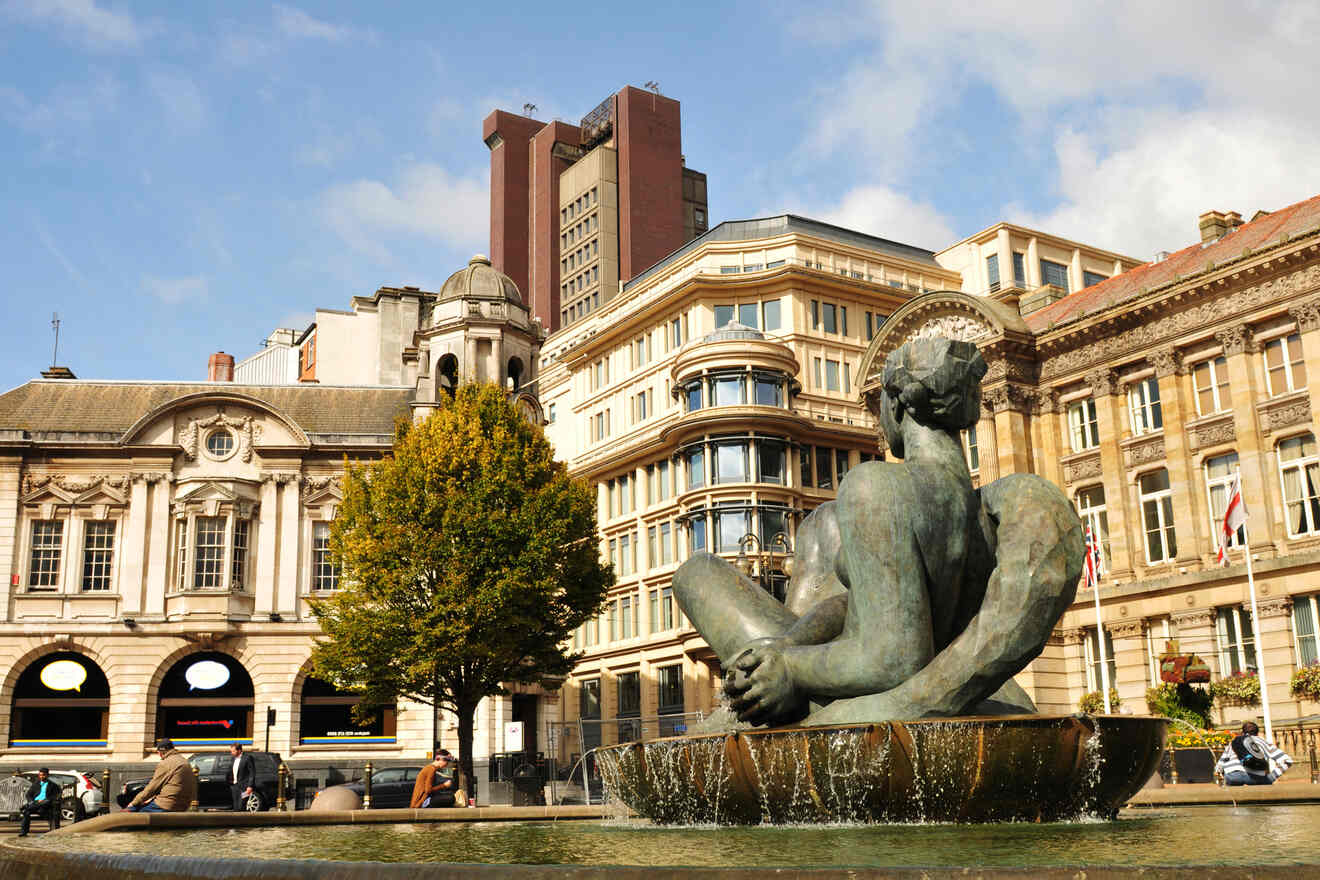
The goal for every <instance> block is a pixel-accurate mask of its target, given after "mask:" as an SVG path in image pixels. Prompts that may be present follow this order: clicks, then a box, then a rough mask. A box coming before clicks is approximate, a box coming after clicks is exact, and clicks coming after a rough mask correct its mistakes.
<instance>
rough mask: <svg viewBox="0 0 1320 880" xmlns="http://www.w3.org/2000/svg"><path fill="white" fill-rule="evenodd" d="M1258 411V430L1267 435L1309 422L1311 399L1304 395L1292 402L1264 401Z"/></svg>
mask: <svg viewBox="0 0 1320 880" xmlns="http://www.w3.org/2000/svg"><path fill="white" fill-rule="evenodd" d="M1259 410H1260V428H1261V430H1262V431H1264V432H1265V433H1267V434H1268V433H1270V432H1271V431H1278V430H1280V429H1281V428H1287V427H1289V426H1290V425H1300V424H1305V423H1306V422H1309V421H1311V399H1310V397H1309V396H1305V395H1304V396H1301V397H1298V398H1296V399H1293V400H1284V401H1280V402H1275V401H1266V402H1265V403H1263V404H1260V405H1259Z"/></svg>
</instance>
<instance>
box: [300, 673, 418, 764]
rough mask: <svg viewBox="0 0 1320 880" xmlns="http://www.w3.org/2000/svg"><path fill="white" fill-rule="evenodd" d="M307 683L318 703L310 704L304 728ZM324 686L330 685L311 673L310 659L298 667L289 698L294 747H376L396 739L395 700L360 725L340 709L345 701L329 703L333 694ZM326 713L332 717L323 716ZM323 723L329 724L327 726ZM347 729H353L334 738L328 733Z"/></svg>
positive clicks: (306, 710)
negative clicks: (378, 713)
mask: <svg viewBox="0 0 1320 880" xmlns="http://www.w3.org/2000/svg"><path fill="white" fill-rule="evenodd" d="M309 684H311V685H316V686H317V690H318V693H317V694H315V695H314V696H313V697H312V699H314V700H316V701H318V702H320V703H321V705H320V706H312V707H310V709H311V712H310V714H309V717H308V719H307V720H308V722H309V723H308V725H307V726H306V727H307V729H306V730H305V729H304V715H305V714H308V712H309V706H308V704H307V699H308V694H307V692H306V691H307V688H308V686H309ZM327 687H330V688H332V687H333V685H330V683H329V682H324V681H322V680H321V679H318V678H316V677H315V676H314V675H312V662H311V659H310V658H308V659H307V660H306V661H304V662H303V664H302V665H301V666H300V667H298V672H297V673H296V674H295V675H294V677H293V688H292V691H291V693H290V699H289V706H290V713H289V715H290V717H289V742H290V744H291V745H292V746H293V747H294V748H297V747H298V746H300V745H307V744H311V745H329V744H333V745H340V746H350V747H351V746H352V745H353V744H355V743H360V744H362V745H373V746H379V745H391V744H394V743H395V742H396V741H397V731H398V717H397V716H398V703H397V702H396V703H395V705H394V706H392V707H388V708H386V709H385V710H384V711H383V712H382V713H381V715H380V716H379V718H378V719H377V720H376V721H374V722H372V723H370V724H367V725H362V724H358V723H357V722H355V721H352V720H351V719H349V718H348V717H347V715H346V713H344V712H343V708H344V707H345V706H347V705H349V704H348V703H347V702H346V701H342V698H340V699H341V701H340V702H338V703H337V704H334V705H331V704H329V702H328V701H329V700H332V699H335V698H336V696H337V694H331V693H329V692H328V690H327ZM340 693H342V692H340ZM327 715H329V716H332V717H327ZM317 716H319V717H317ZM327 724H329V725H330V726H327ZM348 730H352V731H355V733H354V734H353V735H341V736H338V737H334V736H330V735H329V734H331V733H332V732H336V731H338V732H340V733H345V732H346V731H348ZM308 739H310V740H311V742H310V743H308V742H307V740H308ZM330 740H334V742H333V743H331V742H330Z"/></svg>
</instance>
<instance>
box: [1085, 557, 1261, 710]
mask: <svg viewBox="0 0 1320 880" xmlns="http://www.w3.org/2000/svg"><path fill="white" fill-rule="evenodd" d="M1092 591H1093V592H1094V593H1095V643H1096V645H1097V646H1098V647H1099V649H1100V693H1102V694H1104V697H1105V714H1106V715H1111V714H1113V713H1112V711H1111V710H1110V708H1109V658H1108V657H1106V656H1105V624H1104V621H1103V620H1101V618H1100V577H1099V572H1097V573H1096V579H1095V582H1094V584H1093V585H1092ZM1252 600H1253V601H1254V600H1255V594H1254V593H1253V594H1252ZM1252 607H1253V608H1254V607H1255V606H1254V605H1253V606H1252ZM1253 619H1254V618H1253ZM1261 694H1262V695H1263V694H1264V690H1262V691H1261ZM1269 717H1270V716H1269V713H1268V712H1267V713H1266V715H1265V726H1266V728H1267V729H1268V728H1269Z"/></svg>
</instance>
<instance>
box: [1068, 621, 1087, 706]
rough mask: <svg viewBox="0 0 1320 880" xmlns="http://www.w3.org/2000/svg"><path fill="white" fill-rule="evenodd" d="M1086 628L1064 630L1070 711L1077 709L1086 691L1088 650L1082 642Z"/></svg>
mask: <svg viewBox="0 0 1320 880" xmlns="http://www.w3.org/2000/svg"><path fill="white" fill-rule="evenodd" d="M1085 640H1086V630H1085V629H1083V628H1081V627H1077V628H1075V629H1066V630H1064V631H1063V663H1064V669H1065V674H1066V677H1067V684H1066V687H1067V705H1068V707H1069V708H1068V711H1069V712H1076V711H1077V704H1078V702H1080V701H1081V699H1082V696H1083V695H1084V694H1085V693H1086V651H1085V649H1084V648H1083V647H1082V643H1083V642H1084V641H1085Z"/></svg>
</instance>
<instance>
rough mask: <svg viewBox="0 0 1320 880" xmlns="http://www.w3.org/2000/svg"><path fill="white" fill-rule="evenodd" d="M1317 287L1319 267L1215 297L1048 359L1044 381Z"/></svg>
mask: <svg viewBox="0 0 1320 880" xmlns="http://www.w3.org/2000/svg"><path fill="white" fill-rule="evenodd" d="M1316 286H1320V266H1310V267H1309V268H1306V269H1301V270H1298V271H1297V272H1293V273H1292V274H1291V275H1285V276H1283V277H1282V278H1277V279H1274V280H1271V281H1266V282H1263V283H1261V284H1257V285H1255V286H1253V287H1247V288H1243V289H1242V290H1239V291H1237V292H1236V293H1233V294H1230V295H1228V296H1219V295H1212V296H1210V297H1209V298H1207V299H1206V300H1205V302H1202V303H1201V304H1200V305H1196V306H1193V307H1191V308H1188V309H1184V310H1183V311H1181V312H1178V313H1176V314H1172V315H1167V316H1165V317H1162V318H1156V319H1155V320H1153V321H1148V322H1146V323H1143V324H1141V325H1139V326H1136V327H1132V328H1131V329H1129V330H1125V331H1123V332H1122V333H1116V334H1114V335H1112V336H1107V337H1105V338H1103V339H1097V340H1096V341H1095V342H1091V343H1088V344H1085V345H1079V346H1078V347H1077V348H1074V349H1072V350H1071V351H1065V352H1061V353H1059V354H1057V355H1055V356H1054V357H1051V358H1047V359H1046V360H1045V361H1044V362H1043V363H1042V364H1041V371H1040V374H1041V378H1042V379H1052V378H1054V377H1056V376H1061V375H1065V374H1068V373H1073V372H1076V371H1078V370H1084V369H1086V368H1087V367H1088V366H1089V365H1091V364H1096V363H1112V362H1113V361H1116V360H1119V359H1122V358H1123V357H1125V356H1128V355H1131V354H1134V353H1136V354H1140V353H1144V352H1145V351H1148V350H1149V349H1151V348H1154V347H1155V346H1158V345H1159V344H1160V343H1162V342H1165V341H1166V340H1168V339H1172V338H1175V337H1177V336H1180V335H1182V334H1184V333H1189V332H1192V331H1195V330H1200V329H1203V328H1208V327H1213V326H1215V325H1216V324H1222V323H1224V322H1225V321H1228V320H1229V319H1231V318H1232V317H1234V316H1236V315H1241V314H1244V313H1246V312H1248V311H1251V310H1253V309H1256V308H1259V307H1260V306H1262V305H1267V304H1271V303H1277V302H1279V301H1280V300H1286V299H1288V298H1289V297H1292V296H1295V295H1297V294H1299V293H1301V292H1303V291H1305V290H1310V289H1311V288H1314V287H1316ZM1226 351H1227V347H1226Z"/></svg>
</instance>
